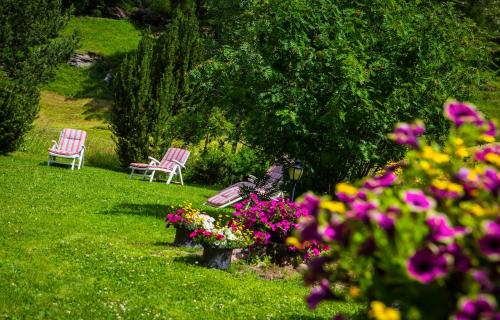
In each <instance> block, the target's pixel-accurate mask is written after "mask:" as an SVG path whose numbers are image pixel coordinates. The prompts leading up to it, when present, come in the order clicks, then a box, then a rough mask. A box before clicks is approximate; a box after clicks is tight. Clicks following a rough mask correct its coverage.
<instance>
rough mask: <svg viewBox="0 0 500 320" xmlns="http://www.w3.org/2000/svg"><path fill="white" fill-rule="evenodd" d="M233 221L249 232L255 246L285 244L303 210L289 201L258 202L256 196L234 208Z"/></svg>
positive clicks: (253, 195)
mask: <svg viewBox="0 0 500 320" xmlns="http://www.w3.org/2000/svg"><path fill="white" fill-rule="evenodd" d="M234 208H235V212H234V221H236V222H238V223H239V224H241V225H242V226H243V228H244V229H246V230H251V231H252V232H253V236H254V237H255V242H256V244H264V245H266V244H269V243H270V242H276V243H285V241H286V238H287V237H288V236H289V235H290V234H291V232H292V231H293V230H295V229H296V228H297V221H298V219H299V218H300V217H302V216H304V215H305V214H306V211H305V210H302V209H299V208H298V206H297V205H296V204H295V203H293V202H290V201H289V200H286V201H283V200H282V199H272V200H269V201H261V200H259V198H258V196H257V195H256V194H252V195H251V196H250V198H249V199H247V200H245V201H243V202H241V203H238V204H236V205H235V206H234Z"/></svg>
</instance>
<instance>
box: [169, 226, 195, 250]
mask: <svg viewBox="0 0 500 320" xmlns="http://www.w3.org/2000/svg"><path fill="white" fill-rule="evenodd" d="M190 233H191V230H188V229H186V228H182V227H178V228H175V239H174V246H178V247H196V246H197V244H196V243H195V242H194V241H193V240H191V238H189V234H190Z"/></svg>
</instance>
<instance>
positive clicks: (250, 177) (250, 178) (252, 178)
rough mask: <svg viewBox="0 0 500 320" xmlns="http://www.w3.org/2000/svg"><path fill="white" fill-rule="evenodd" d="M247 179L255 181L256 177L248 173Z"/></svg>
mask: <svg viewBox="0 0 500 320" xmlns="http://www.w3.org/2000/svg"><path fill="white" fill-rule="evenodd" d="M247 180H248V181H249V182H255V181H257V177H256V176H254V175H251V174H249V175H248V179H247Z"/></svg>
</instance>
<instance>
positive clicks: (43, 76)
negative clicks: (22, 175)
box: [0, 0, 76, 153]
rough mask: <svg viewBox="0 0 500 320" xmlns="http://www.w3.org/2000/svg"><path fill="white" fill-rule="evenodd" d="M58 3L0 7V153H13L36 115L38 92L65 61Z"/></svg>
mask: <svg viewBox="0 0 500 320" xmlns="http://www.w3.org/2000/svg"><path fill="white" fill-rule="evenodd" d="M67 18H68V17H67V16H65V15H63V14H62V12H61V3H60V1H58V0H48V1H43V2H42V3H40V1H15V0H5V1H2V2H0V30H1V32H0V153H6V152H11V151H14V150H16V149H17V148H18V147H19V146H20V144H21V142H22V138H23V136H24V135H25V134H26V132H28V130H29V129H30V128H31V126H32V123H33V120H34V119H35V117H36V116H37V114H38V109H39V106H38V103H39V98H40V92H39V91H40V90H39V87H40V85H41V84H42V83H46V82H47V81H48V80H49V79H50V78H51V77H52V74H53V69H54V67H55V66H56V65H57V64H58V63H60V62H62V61H65V60H67V59H68V58H69V55H70V54H71V53H72V52H73V49H74V48H75V45H76V41H75V39H74V37H73V36H70V37H60V38H58V36H59V31H60V30H61V29H62V28H63V27H64V25H65V23H66V22H67Z"/></svg>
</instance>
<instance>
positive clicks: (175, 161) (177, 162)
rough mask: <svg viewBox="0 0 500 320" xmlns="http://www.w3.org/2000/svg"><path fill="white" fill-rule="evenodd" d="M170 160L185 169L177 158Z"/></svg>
mask: <svg viewBox="0 0 500 320" xmlns="http://www.w3.org/2000/svg"><path fill="white" fill-rule="evenodd" d="M172 162H174V163H175V164H178V165H179V166H181V168H183V169H185V168H186V167H185V166H184V165H183V164H182V163H180V162H179V161H177V160H172Z"/></svg>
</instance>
